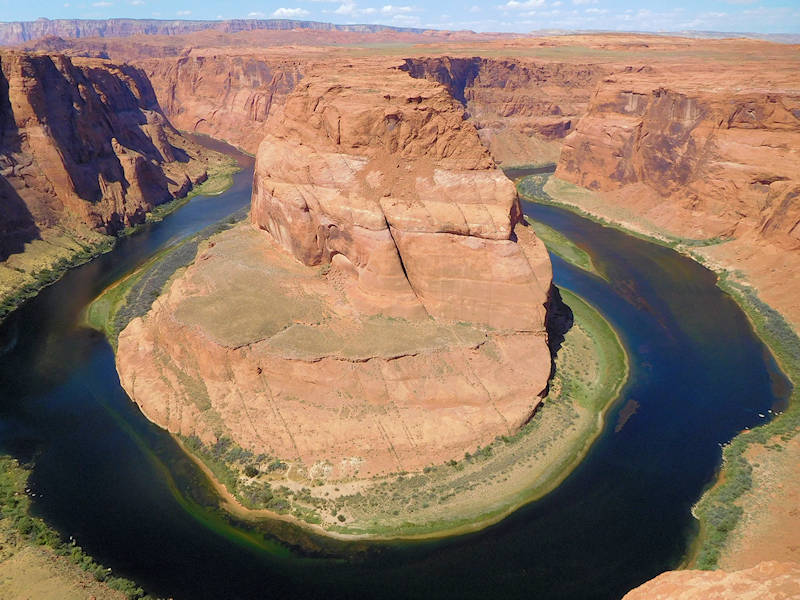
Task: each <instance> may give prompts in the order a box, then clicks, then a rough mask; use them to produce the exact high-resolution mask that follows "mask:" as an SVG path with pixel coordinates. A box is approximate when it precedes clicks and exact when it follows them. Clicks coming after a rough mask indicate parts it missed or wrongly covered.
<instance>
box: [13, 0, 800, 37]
mask: <svg viewBox="0 0 800 600" xmlns="http://www.w3.org/2000/svg"><path fill="white" fill-rule="evenodd" d="M384 1H386V0H384ZM398 2H399V3H398V4H387V3H383V2H380V1H378V2H376V1H371V0H275V1H265V0H227V1H224V2H219V1H218V0H66V1H65V0H34V1H33V2H20V0H0V20H2V21H30V20H34V19H36V18H38V17H47V18H50V19H59V18H60V19H105V18H112V17H130V18H137V19H152V18H156V19H248V18H249V19H266V18H278V19H302V20H312V21H326V22H330V23H380V24H384V25H395V26H400V27H422V28H431V29H471V30H473V31H508V32H519V33H524V32H528V31H534V30H542V29H602V30H623V31H685V30H697V31H727V32H755V33H800V0H672V1H670V2H663V1H662V2H650V3H642V2H635V1H632V0H505V1H504V2H503V1H500V0H463V1H460V0H436V1H435V2H430V0H428V1H426V2H422V1H414V2H413V3H412V0H398ZM406 2H408V3H406ZM401 3H402V4H401Z"/></svg>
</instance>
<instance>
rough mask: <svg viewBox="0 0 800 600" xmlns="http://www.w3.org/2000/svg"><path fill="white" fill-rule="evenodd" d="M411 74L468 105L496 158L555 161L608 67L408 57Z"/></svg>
mask: <svg viewBox="0 0 800 600" xmlns="http://www.w3.org/2000/svg"><path fill="white" fill-rule="evenodd" d="M404 68H405V69H407V70H408V72H409V74H411V76H412V77H417V78H426V79H431V80H433V81H438V82H439V83H442V84H444V85H445V86H446V87H447V88H448V89H449V90H450V92H451V93H452V95H453V96H454V97H455V98H457V99H459V100H460V101H461V102H463V103H464V105H465V106H466V108H467V111H468V113H469V115H470V119H471V120H472V122H473V123H474V124H475V126H476V127H477V128H478V130H479V133H480V136H481V139H482V140H483V141H484V143H486V144H487V145H488V146H489V148H490V150H491V152H492V156H493V157H494V158H495V160H497V161H499V162H502V163H505V164H508V165H515V164H516V165H519V164H529V163H537V164H544V163H554V162H556V161H557V160H558V156H559V152H560V150H561V142H562V140H563V138H564V136H566V135H567V134H569V133H570V132H571V131H572V130H573V129H574V128H575V125H576V124H577V122H578V120H579V119H580V117H581V116H583V114H584V113H585V112H586V108H587V106H588V104H589V98H590V97H591V94H592V92H594V89H595V88H596V86H597V83H598V82H599V81H600V79H601V77H602V76H603V75H604V74H606V73H607V72H609V70H610V67H608V66H604V65H598V64H590V63H569V62H544V61H533V60H531V59H525V58H522V59H515V60H510V59H489V58H480V57H473V58H458V57H448V56H444V57H430V58H409V59H406V64H405V67H404Z"/></svg>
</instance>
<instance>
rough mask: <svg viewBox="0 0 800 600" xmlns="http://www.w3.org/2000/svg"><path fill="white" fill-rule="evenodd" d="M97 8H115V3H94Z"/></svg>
mask: <svg viewBox="0 0 800 600" xmlns="http://www.w3.org/2000/svg"><path fill="white" fill-rule="evenodd" d="M92 6H94V7H95V8H105V7H106V6H114V3H113V2H92Z"/></svg>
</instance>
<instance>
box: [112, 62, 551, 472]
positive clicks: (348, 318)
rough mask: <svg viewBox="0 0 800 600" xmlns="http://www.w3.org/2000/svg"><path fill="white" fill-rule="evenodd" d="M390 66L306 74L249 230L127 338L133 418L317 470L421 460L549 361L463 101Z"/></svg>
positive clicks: (534, 250)
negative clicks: (138, 411) (224, 439)
mask: <svg viewBox="0 0 800 600" xmlns="http://www.w3.org/2000/svg"><path fill="white" fill-rule="evenodd" d="M397 66H399V65H398V64H396V63H385V62H381V61H361V62H359V63H353V62H349V61H345V62H342V63H341V64H339V65H336V68H334V69H330V68H326V69H321V70H320V71H318V72H312V73H309V74H307V75H306V77H305V78H304V79H303V80H302V82H301V83H300V84H299V85H298V86H297V87H296V88H295V90H294V92H292V94H290V95H289V97H288V98H287V102H286V106H285V109H284V111H283V114H282V116H281V118H280V119H277V118H270V120H269V121H268V123H267V130H268V131H269V132H270V134H269V135H267V136H266V137H265V139H264V141H263V142H262V144H261V146H260V149H259V152H258V157H257V164H256V173H255V179H254V189H253V200H252V225H251V224H245V225H241V226H239V227H237V228H235V229H233V230H231V231H229V232H226V233H224V234H221V235H220V236H218V237H217V238H214V239H213V240H212V242H211V244H210V245H209V247H208V248H207V249H205V250H204V251H201V252H200V253H199V255H198V258H197V261H196V262H195V264H194V265H193V266H192V267H190V268H189V269H188V271H187V272H186V274H185V275H184V276H182V277H180V278H179V279H178V280H177V281H176V282H175V283H174V284H173V285H172V286H171V288H170V289H169V290H168V292H167V293H166V294H165V295H164V296H162V297H161V298H160V299H159V300H158V301H157V302H156V304H155V305H154V308H153V309H152V310H151V312H150V313H149V314H148V315H147V316H146V317H145V318H143V319H136V320H134V321H133V322H131V324H130V325H129V326H128V328H126V329H125V330H124V331H123V332H122V334H121V335H120V337H119V349H118V357H117V360H118V363H117V364H118V370H119V373H120V379H121V382H122V384H123V386H124V387H125V389H126V390H127V391H128V393H129V394H130V396H131V397H132V398H133V399H134V400H135V401H136V402H137V403H138V404H139V405H140V406H141V407H142V410H143V411H144V412H145V414H147V415H148V417H149V418H151V419H152V420H153V421H155V422H156V423H158V424H160V425H162V426H164V427H166V428H168V429H169V430H170V431H173V432H179V433H181V434H184V435H191V434H196V435H198V436H199V437H201V439H203V440H204V441H206V442H209V443H210V442H214V441H215V440H216V439H217V438H218V437H220V436H230V437H231V438H233V440H234V441H235V442H236V443H237V444H239V445H241V446H242V447H244V448H247V449H250V450H252V451H253V452H256V453H260V452H264V453H267V454H270V455H272V456H278V457H281V458H283V459H289V460H294V461H295V462H296V464H298V465H304V466H305V468H306V469H308V472H309V473H310V474H311V475H310V476H313V477H318V476H323V477H324V476H329V477H346V476H353V475H358V476H369V475H374V474H377V473H387V472H393V471H394V472H396V471H405V470H419V469H421V468H422V467H424V466H426V465H429V464H435V463H438V462H441V461H444V460H447V459H450V458H456V457H460V456H463V454H464V452H466V451H472V450H474V449H475V448H476V447H477V446H479V445H482V444H485V443H487V442H488V441H490V440H492V439H494V437H495V436H497V435H506V434H508V433H510V432H513V431H515V430H516V429H517V428H519V427H520V426H521V425H522V424H523V423H525V422H526V421H527V419H528V418H529V417H530V416H531V414H532V412H533V410H534V409H535V407H536V406H537V404H538V403H539V402H540V393H541V392H542V391H543V390H544V389H545V386H546V383H547V379H548V376H549V371H550V354H549V350H548V347H547V338H546V332H545V328H544V322H545V305H546V303H547V302H548V294H549V290H550V285H551V269H550V262H549V258H548V256H547V252H546V251H545V248H544V246H543V244H542V243H541V242H540V241H539V240H538V239H537V238H536V237H535V235H534V234H533V232H532V231H531V230H530V228H529V227H527V226H525V224H524V222H523V221H522V219H521V212H520V206H519V203H518V200H517V198H516V193H515V190H514V186H513V185H512V184H511V182H510V181H508V180H507V179H506V178H505V177H504V176H503V174H502V173H501V172H500V171H499V170H497V169H496V168H495V165H494V162H493V161H492V159H491V157H490V156H489V154H488V152H487V150H486V148H485V147H484V146H483V145H482V144H481V142H480V140H479V138H478V135H477V133H476V130H475V128H474V126H473V125H472V124H471V123H469V122H468V121H465V119H464V113H463V108H462V107H461V105H460V104H459V103H458V102H457V101H456V100H455V99H454V98H453V97H452V96H451V95H450V94H449V93H448V91H447V90H446V89H445V88H444V87H442V86H441V85H439V84H435V83H432V82H429V81H425V80H415V79H412V78H411V77H409V76H408V74H407V73H405V72H403V71H401V70H399V69H398V68H397Z"/></svg>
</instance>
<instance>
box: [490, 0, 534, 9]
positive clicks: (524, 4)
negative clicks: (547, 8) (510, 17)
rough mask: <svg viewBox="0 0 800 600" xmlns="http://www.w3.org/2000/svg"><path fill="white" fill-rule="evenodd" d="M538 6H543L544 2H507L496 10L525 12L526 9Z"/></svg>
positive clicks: (514, 0) (515, 0)
mask: <svg viewBox="0 0 800 600" xmlns="http://www.w3.org/2000/svg"><path fill="white" fill-rule="evenodd" d="M538 6H544V0H526V1H525V2H519V1H518V0H508V2H506V3H505V4H501V5H500V6H498V7H497V8H499V9H500V10H525V9H527V8H536V7H538Z"/></svg>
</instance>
